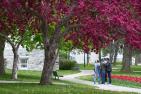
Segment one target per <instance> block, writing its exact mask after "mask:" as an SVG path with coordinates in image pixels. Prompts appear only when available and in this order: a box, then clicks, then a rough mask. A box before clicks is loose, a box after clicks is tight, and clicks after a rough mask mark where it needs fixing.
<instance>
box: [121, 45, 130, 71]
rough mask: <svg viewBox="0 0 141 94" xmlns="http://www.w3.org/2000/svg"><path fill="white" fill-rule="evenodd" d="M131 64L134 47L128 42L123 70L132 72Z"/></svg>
mask: <svg viewBox="0 0 141 94" xmlns="http://www.w3.org/2000/svg"><path fill="white" fill-rule="evenodd" d="M131 64H132V48H131V47H130V46H129V45H128V44H124V48H123V60H122V68H121V71H123V72H131Z"/></svg>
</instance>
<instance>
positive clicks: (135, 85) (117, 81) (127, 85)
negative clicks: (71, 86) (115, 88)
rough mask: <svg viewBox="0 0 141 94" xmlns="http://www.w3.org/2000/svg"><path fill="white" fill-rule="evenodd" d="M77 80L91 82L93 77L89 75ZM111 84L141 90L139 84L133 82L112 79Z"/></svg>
mask: <svg viewBox="0 0 141 94" xmlns="http://www.w3.org/2000/svg"><path fill="white" fill-rule="evenodd" d="M79 78H80V79H82V80H88V81H93V77H92V76H91V75H89V76H81V77H79ZM112 84H113V85H119V86H126V87H133V88H141V84H140V83H134V82H130V81H125V80H119V79H112Z"/></svg>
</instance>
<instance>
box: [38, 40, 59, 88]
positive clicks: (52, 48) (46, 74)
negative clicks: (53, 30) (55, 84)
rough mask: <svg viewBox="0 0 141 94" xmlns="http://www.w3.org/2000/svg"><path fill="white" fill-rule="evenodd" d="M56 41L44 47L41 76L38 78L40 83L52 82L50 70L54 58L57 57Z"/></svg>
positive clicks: (51, 69)
mask: <svg viewBox="0 0 141 94" xmlns="http://www.w3.org/2000/svg"><path fill="white" fill-rule="evenodd" d="M56 50H57V43H55V42H54V43H52V44H51V45H49V46H48V47H46V49H45V60H44V66H43V71H42V76H41V80H40V84H41V85H48V84H51V83H52V79H51V77H52V72H53V66H54V64H55V61H56V58H57V53H58V52H56Z"/></svg>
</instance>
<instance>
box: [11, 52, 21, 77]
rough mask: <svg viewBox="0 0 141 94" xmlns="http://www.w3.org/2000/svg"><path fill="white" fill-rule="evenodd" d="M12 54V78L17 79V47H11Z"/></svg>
mask: <svg viewBox="0 0 141 94" xmlns="http://www.w3.org/2000/svg"><path fill="white" fill-rule="evenodd" d="M13 54H14V59H13V68H12V79H13V80H17V79H18V75H17V72H18V63H19V55H18V49H13Z"/></svg>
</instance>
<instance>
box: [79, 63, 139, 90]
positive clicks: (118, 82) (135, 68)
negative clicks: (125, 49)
mask: <svg viewBox="0 0 141 94" xmlns="http://www.w3.org/2000/svg"><path fill="white" fill-rule="evenodd" d="M113 68H116V69H113V71H112V74H116V75H128V76H135V77H141V72H137V71H141V66H131V68H132V70H133V72H130V73H126V72H121V71H120V69H121V65H120V64H117V65H116V66H113ZM80 79H83V80H89V81H92V80H93V79H92V76H82V77H80ZM112 84H114V85H120V86H128V87H136V88H141V84H140V83H134V82H129V81H123V80H118V79H112Z"/></svg>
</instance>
